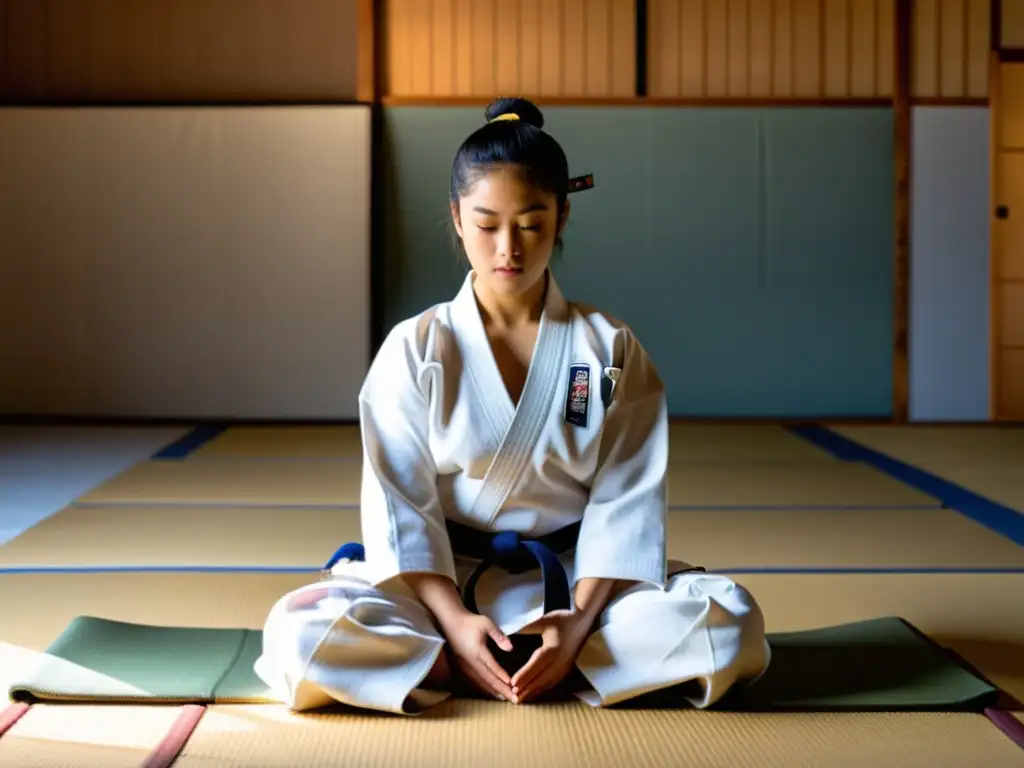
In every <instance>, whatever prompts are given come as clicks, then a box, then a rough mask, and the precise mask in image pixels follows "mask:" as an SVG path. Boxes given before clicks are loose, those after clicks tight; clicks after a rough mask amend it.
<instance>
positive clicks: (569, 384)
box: [255, 273, 770, 714]
mask: <svg viewBox="0 0 1024 768" xmlns="http://www.w3.org/2000/svg"><path fill="white" fill-rule="evenodd" d="M473 280H474V275H473V274H472V273H470V274H469V275H468V276H467V278H466V281H465V283H464V284H463V286H462V288H461V290H460V291H459V293H458V294H457V295H456V296H455V298H454V299H453V300H452V301H450V302H447V303H444V304H441V305H438V306H436V307H433V308H432V309H430V310H428V311H426V312H424V313H422V314H420V315H418V316H416V317H413V318H410V319H408V320H406V321H404V322H402V323H400V324H399V325H397V326H396V327H395V328H394V329H393V330H392V332H391V333H390V334H389V335H388V337H387V339H386V340H385V342H384V343H383V344H382V346H381V349H380V351H379V353H378V354H377V356H376V358H375V359H374V361H373V363H372V365H371V368H370V371H369V373H368V375H367V377H366V381H365V384H364V386H363V388H362V391H361V394H360V414H361V428H362V437H363V445H364V456H363V480H362V498H361V513H360V514H361V524H362V536H363V540H362V541H363V545H364V547H365V554H366V557H365V561H352V562H349V561H344V562H340V563H338V564H337V565H335V566H334V567H333V568H332V569H331V571H330V573H329V574H326V575H325V578H324V579H323V580H321V581H317V582H313V583H311V584H309V585H307V586H304V587H302V588H300V589H298V590H296V591H294V592H291V593H289V594H287V595H284V596H282V597H281V599H280V600H279V601H278V602H277V604H276V605H275V606H274V607H273V608H272V610H271V612H270V614H269V616H268V617H267V620H266V623H265V627H264V647H263V653H262V655H261V657H260V658H259V660H258V661H257V663H256V668H255V669H256V672H257V674H259V676H260V677H261V678H262V679H263V681H264V682H265V683H266V684H267V685H268V686H269V687H270V688H271V689H272V690H273V691H274V692H275V694H276V695H277V696H279V697H280V699H281V700H282V701H284V702H285V703H286V704H288V705H289V706H290V707H291V708H293V709H295V710H307V709H311V708H315V707H320V706H323V705H326V704H330V703H332V702H341V703H344V704H348V705H350V706H355V707H360V708H366V709H373V710H379V711H385V712H394V713H401V714H414V713H416V712H419V711H421V710H422V708H423V707H426V706H431V705H433V704H436V703H439V702H440V701H442V700H444V699H445V698H447V696H448V695H449V694H446V693H444V692H437V691H427V690H424V689H423V688H420V687H419V686H420V684H421V683H422V681H423V679H424V677H425V676H426V675H427V673H428V671H429V670H430V669H431V667H432V666H433V664H434V662H435V661H436V659H437V657H438V654H439V653H441V652H442V649H443V646H444V643H445V640H444V638H443V637H442V635H441V634H440V633H439V631H438V629H437V627H436V625H435V622H434V621H433V618H432V616H431V615H430V613H429V611H428V610H427V609H426V608H425V607H424V606H423V605H422V604H421V603H420V602H419V601H418V600H417V599H416V598H415V597H414V596H413V594H412V592H411V591H410V590H409V589H408V588H407V587H406V586H405V583H404V581H403V578H402V576H403V574H407V573H412V572H429V573H436V574H443V575H445V576H448V577H449V578H451V579H453V580H454V581H455V582H456V584H458V585H460V586H464V585H465V583H466V579H467V576H468V575H469V573H470V572H471V571H472V570H473V568H474V567H475V566H476V565H477V564H478V563H479V562H480V560H479V559H477V558H475V557H462V556H457V555H456V554H454V553H453V547H452V544H451V541H450V537H449V533H448V528H447V524H448V522H449V521H454V522H457V523H461V524H463V525H466V526H470V527H472V528H476V529H482V530H484V531H491V532H499V531H515V532H517V533H518V534H519V535H520V536H521V537H522V539H535V538H537V537H540V536H543V535H545V534H549V533H552V532H554V531H557V530H559V529H562V528H564V527H565V526H568V525H571V524H574V523H575V524H578V525H579V532H578V538H577V540H576V546H575V547H574V548H572V549H570V550H568V551H565V552H562V553H561V554H559V555H558V557H559V560H560V562H561V564H562V567H563V568H564V571H565V574H566V576H567V580H568V584H569V586H570V591H571V588H572V586H573V585H574V583H575V581H576V580H578V579H582V578H604V579H617V580H623V581H626V582H629V583H628V584H627V585H625V586H624V587H623V588H621V589H620V590H619V591H618V592H617V593H615V594H614V596H613V598H612V600H611V601H610V603H609V604H608V606H607V608H606V609H605V610H604V611H603V613H602V615H601V618H600V621H599V622H598V626H597V627H596V629H595V631H594V632H593V633H592V634H591V635H590V637H589V639H588V640H587V641H586V643H585V644H584V646H583V648H582V650H581V652H580V654H579V656H578V658H577V668H578V670H579V671H580V672H581V673H582V676H583V677H584V678H585V679H586V681H587V683H588V685H589V689H588V690H584V691H581V692H580V693H578V694H577V696H579V698H581V699H582V700H583V701H585V702H587V703H589V704H591V705H594V706H605V705H610V704H615V703H618V702H621V701H624V700H627V699H630V698H633V697H636V696H639V695H641V694H645V693H648V692H651V691H654V690H657V689H663V688H666V687H670V686H675V685H678V684H681V683H684V682H687V681H696V682H697V683H699V690H700V692H701V693H700V695H697V696H696V697H691V698H690V701H691V703H692V704H693V705H694V706H697V707H707V706H709V705H711V704H713V703H714V702H716V701H717V700H719V699H720V698H721V697H722V696H723V695H724V694H725V693H726V692H727V691H728V690H729V689H730V688H731V687H733V686H734V685H736V684H742V683H745V682H752V681H754V680H756V679H757V678H758V677H760V676H761V675H762V674H763V673H764V671H765V669H766V668H767V666H768V663H769V659H770V649H769V646H768V643H767V641H766V638H765V626H764V619H763V616H762V614H761V611H760V608H759V607H758V605H757V603H756V601H755V599H754V598H753V596H752V595H751V594H750V593H749V592H748V591H747V590H745V589H744V588H743V587H742V586H741V585H739V584H737V583H736V582H734V581H733V580H731V579H729V578H727V577H725V576H721V575H716V574H708V573H703V572H700V571H693V570H690V571H687V569H688V568H690V566H689V565H688V564H686V563H680V562H674V561H667V559H666V546H665V528H666V512H667V481H666V474H667V471H668V451H669V438H668V417H667V411H666V399H665V391H664V387H663V385H662V382H661V380H660V379H659V377H658V374H657V372H656V371H655V369H654V367H653V365H652V363H651V361H650V359H649V358H648V356H647V354H646V353H645V351H644V349H643V348H642V346H641V345H640V343H639V342H638V341H637V339H636V337H635V336H634V335H633V334H632V332H631V331H630V329H629V328H628V327H626V326H625V325H623V324H622V323H620V322H618V321H616V320H614V319H612V318H610V317H608V316H607V315H605V314H603V313H601V312H599V311H596V310H592V309H588V308H584V307H580V306H578V305H575V304H570V303H569V302H567V301H566V299H565V298H564V296H563V294H562V292H561V291H560V290H559V287H558V285H557V284H556V282H555V280H554V278H553V277H552V276H551V275H550V273H549V275H548V288H547V291H546V294H545V306H544V311H543V314H542V317H541V321H540V327H539V331H538V337H537V341H536V345H535V348H534V355H533V359H532V361H531V364H530V367H529V372H528V375H527V379H526V384H525V386H524V389H523V392H522V396H521V398H520V401H519V403H518V406H517V405H516V404H514V402H513V400H512V399H511V397H510V396H509V394H508V391H507V389H506V387H505V385H504V382H503V380H502V376H501V373H500V372H499V369H498V366H497V364H496V362H495V359H494V357H493V355H492V352H491V347H490V344H489V342H488V339H487V336H486V332H485V329H484V325H483V322H482V319H481V316H480V313H479V310H478V307H477V303H476V298H475V296H474V292H473ZM336 544H337V543H332V545H336ZM694 556H695V558H698V559H699V553H695V555H694ZM544 584H545V582H544V579H543V578H542V574H541V571H540V570H539V569H536V568H535V569H533V570H530V571H527V572H525V573H516V574H513V573H510V572H509V571H506V570H504V569H502V568H498V567H492V568H490V569H488V570H487V571H486V572H485V573H484V574H483V575H482V576H481V577H480V579H479V582H478V583H477V585H476V589H475V596H476V602H477V610H478V611H479V612H480V613H484V614H486V615H488V616H490V617H491V618H492V619H493V620H494V621H495V623H496V624H498V626H500V627H501V629H502V630H503V631H504V632H505V633H506V634H509V635H512V634H514V633H516V632H519V631H520V630H522V629H524V628H525V627H527V625H529V624H530V623H531V622H533V621H535V620H536V619H538V618H540V617H541V616H542V615H543V613H544V594H545V593H544Z"/></svg>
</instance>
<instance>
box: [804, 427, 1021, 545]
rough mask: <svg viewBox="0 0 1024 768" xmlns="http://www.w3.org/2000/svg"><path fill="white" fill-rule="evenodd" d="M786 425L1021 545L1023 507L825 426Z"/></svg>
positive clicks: (850, 459) (828, 448) (840, 455)
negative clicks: (1008, 502)
mask: <svg viewBox="0 0 1024 768" xmlns="http://www.w3.org/2000/svg"><path fill="white" fill-rule="evenodd" d="M787 428H788V429H789V430H790V431H791V432H792V433H793V434H794V435H797V436H798V437H802V438H804V439H805V440H808V441H810V442H811V443H814V444H815V445H817V446H819V447H820V448H823V449H824V450H826V451H828V452H830V453H832V454H834V455H835V456H837V457H838V458H840V459H842V460H844V461H860V462H863V463H865V464H867V465H869V466H872V467H874V468H875V469H877V470H878V471H880V472H883V473H885V474H886V475H888V476H889V477H892V478H894V479H896V480H899V481H900V482H902V483H904V484H906V485H908V486H910V487H911V488H915V489H916V490H918V491H921V492H922V493H927V494H928V495H930V496H934V497H935V498H936V499H938V500H939V501H941V502H942V504H943V506H945V507H947V508H949V509H952V510H954V511H956V512H959V513H960V514H962V515H965V516H966V517H969V518H970V519H971V520H973V521H974V522H976V523H978V524H979V525H983V526H985V527H986V528H988V529H989V530H990V531H993V532H995V533H998V534H999V535H1000V536H1003V537H1005V538H1007V539H1009V540H1010V541H1012V542H1014V543H1016V544H1019V545H1020V546H1022V547H1024V511H1017V510H1015V509H1011V508H1010V507H1007V506H1005V505H1003V504H1000V503H999V502H996V501H993V500H992V499H988V498H985V497H984V496H982V495H981V494H978V493H975V492H974V491H969V490H967V489H966V488H964V487H962V486H959V485H957V484H956V483H952V482H950V481H949V480H946V479H944V478H942V477H940V476H939V475H936V474H933V473H931V472H927V471H925V470H923V469H920V468H918V467H915V466H913V465H911V464H907V463H906V462H904V461H900V460H899V459H896V458H893V457H892V456H888V455H886V454H884V453H882V452H880V451H876V450H874V449H873V448H868V447H867V446H865V445H861V444H860V443H858V442H856V441H854V440H851V439H850V438H848V437H846V436H844V435H840V434H838V433H836V432H833V431H832V430H830V429H828V428H827V427H822V426H817V425H803V426H793V427H787Z"/></svg>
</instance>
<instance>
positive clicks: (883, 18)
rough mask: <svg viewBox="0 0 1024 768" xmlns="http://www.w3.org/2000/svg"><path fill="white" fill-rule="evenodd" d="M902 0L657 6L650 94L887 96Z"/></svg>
mask: <svg viewBox="0 0 1024 768" xmlns="http://www.w3.org/2000/svg"><path fill="white" fill-rule="evenodd" d="M892 25H893V14H892V0H649V1H648V35H649V37H648V43H649V45H648V52H649V53H648V73H649V80H648V94H649V95H650V96H652V97H654V98H681V99H702V98H707V99H737V100H742V99H758V100H771V99H780V100H788V99H816V100H842V99H851V98H854V99H860V98H886V97H888V96H889V95H890V94H891V93H892V40H893V32H892Z"/></svg>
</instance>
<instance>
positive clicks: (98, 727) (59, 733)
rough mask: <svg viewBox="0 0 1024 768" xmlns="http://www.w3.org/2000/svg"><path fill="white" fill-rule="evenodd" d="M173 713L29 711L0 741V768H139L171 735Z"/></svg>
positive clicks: (126, 709)
mask: <svg viewBox="0 0 1024 768" xmlns="http://www.w3.org/2000/svg"><path fill="white" fill-rule="evenodd" d="M178 714H179V710H178V709H177V708H176V707H125V706H115V705H110V706H88V705H86V706H78V705H75V706H59V705H58V706H50V705H37V706H34V707H32V709H30V710H29V711H28V712H27V713H26V714H25V715H24V716H23V717H22V718H21V720H19V721H18V722H17V723H16V724H15V725H14V727H13V728H12V729H11V730H10V731H8V732H7V734H6V735H5V736H4V737H3V738H2V739H0V768H26V766H39V768H43V766H47V768H52V766H61V768H87V767H88V768H97V767H98V766H104V767H105V766H114V767H115V768H121V767H122V766H123V768H138V767H139V766H140V765H142V764H143V762H144V761H145V759H146V756H147V755H148V754H149V753H150V751H151V750H152V749H153V748H154V747H155V746H156V745H157V744H159V743H160V740H161V739H162V738H163V737H164V735H165V734H166V733H167V732H168V731H169V730H170V728H171V726H172V725H173V724H174V721H175V719H176V718H177V716H178Z"/></svg>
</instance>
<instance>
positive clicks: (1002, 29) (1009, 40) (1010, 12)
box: [999, 0, 1024, 49]
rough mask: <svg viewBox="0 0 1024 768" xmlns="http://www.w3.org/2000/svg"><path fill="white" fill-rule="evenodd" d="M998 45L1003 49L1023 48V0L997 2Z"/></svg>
mask: <svg viewBox="0 0 1024 768" xmlns="http://www.w3.org/2000/svg"><path fill="white" fill-rule="evenodd" d="M999 5H1000V7H1001V11H1002V12H1001V14H1000V18H999V44H1000V46H1002V47H1003V48H1017V49H1021V48H1024V0H999Z"/></svg>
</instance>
